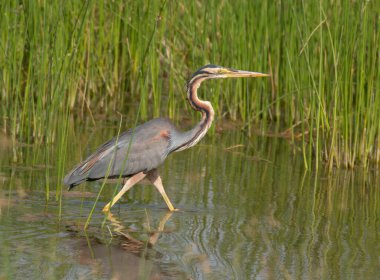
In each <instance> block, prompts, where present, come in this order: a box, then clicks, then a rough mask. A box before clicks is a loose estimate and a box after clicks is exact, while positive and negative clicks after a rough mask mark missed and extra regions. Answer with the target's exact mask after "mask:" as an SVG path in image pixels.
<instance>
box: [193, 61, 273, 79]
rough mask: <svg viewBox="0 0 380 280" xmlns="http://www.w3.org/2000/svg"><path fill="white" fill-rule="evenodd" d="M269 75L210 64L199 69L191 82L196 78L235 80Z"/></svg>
mask: <svg viewBox="0 0 380 280" xmlns="http://www.w3.org/2000/svg"><path fill="white" fill-rule="evenodd" d="M267 76H270V75H269V74H264V73H259V72H250V71H243V70H236V69H232V68H227V67H223V66H218V65H213V64H208V65H205V66H203V67H201V68H199V69H198V70H197V71H196V72H195V73H194V74H193V75H192V76H191V79H190V80H194V78H198V77H199V78H204V79H220V78H234V77H267Z"/></svg>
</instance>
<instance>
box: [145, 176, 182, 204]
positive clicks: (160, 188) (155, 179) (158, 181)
mask: <svg viewBox="0 0 380 280" xmlns="http://www.w3.org/2000/svg"><path fill="white" fill-rule="evenodd" d="M147 176H148V179H149V180H150V181H151V182H152V184H153V185H154V186H155V187H156V189H157V190H158V191H159V192H160V194H161V195H162V197H163V198H164V200H165V203H166V205H167V206H168V208H169V210H170V211H178V209H175V208H174V207H173V204H172V203H171V202H170V199H169V197H168V196H167V195H166V192H165V190H164V186H163V185H162V180H161V177H160V175H158V172H157V169H154V170H152V171H150V172H149V173H148V174H147Z"/></svg>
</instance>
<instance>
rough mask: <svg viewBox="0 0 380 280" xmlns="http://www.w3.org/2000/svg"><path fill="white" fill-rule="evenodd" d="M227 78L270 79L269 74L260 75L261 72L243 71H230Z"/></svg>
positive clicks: (226, 74)
mask: <svg viewBox="0 0 380 280" xmlns="http://www.w3.org/2000/svg"><path fill="white" fill-rule="evenodd" d="M225 76H226V77H269V76H270V75H269V74H264V73H259V72H250V71H243V70H232V69H231V70H228V72H226V73H225Z"/></svg>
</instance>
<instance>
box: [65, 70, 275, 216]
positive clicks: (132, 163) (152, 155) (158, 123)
mask: <svg viewBox="0 0 380 280" xmlns="http://www.w3.org/2000/svg"><path fill="white" fill-rule="evenodd" d="M266 76H270V75H268V74H264V73H259V72H250V71H243V70H236V69H232V68H227V67H222V66H217V65H212V64H209V65H205V66H203V67H201V68H200V69H198V70H197V71H196V72H195V73H194V74H193V75H192V76H191V77H190V79H189V81H188V82H187V99H188V102H189V103H190V105H191V107H192V108H193V109H194V110H196V111H198V112H200V113H201V115H202V118H201V120H200V122H199V123H198V124H196V125H195V126H194V127H193V128H192V129H190V130H187V131H182V130H179V129H177V127H176V126H175V125H174V124H173V123H172V122H171V121H170V120H168V119H166V118H157V119H153V120H150V121H148V122H145V123H143V124H141V125H138V126H136V127H135V128H134V129H130V130H128V131H125V132H123V133H121V134H120V135H118V136H116V137H114V138H112V139H111V140H109V141H108V142H106V143H104V144H103V145H102V146H100V147H99V148H98V149H97V150H96V151H95V152H94V153H93V154H91V155H90V156H88V157H87V158H86V159H85V160H84V161H82V162H81V163H79V164H78V165H76V166H75V167H74V168H73V169H72V170H71V171H70V172H69V173H68V174H67V175H66V176H65V177H64V180H63V183H64V184H65V185H67V186H69V190H70V189H72V188H73V187H75V186H76V185H79V184H81V183H83V182H85V181H96V180H101V179H111V178H123V187H122V188H121V190H120V191H119V192H118V193H117V194H116V195H115V196H114V197H113V198H112V200H111V201H110V202H109V203H108V204H106V205H105V206H104V208H103V211H104V212H109V211H110V208H111V207H112V206H113V205H114V204H115V203H116V202H117V201H118V200H119V199H120V198H121V197H122V196H123V195H124V194H125V193H126V192H127V191H128V190H130V189H131V188H132V187H133V186H134V185H136V184H137V183H138V182H140V181H141V180H142V179H144V178H147V179H148V180H149V181H150V183H152V184H153V185H154V186H155V187H156V189H157V190H158V192H159V193H160V194H161V196H162V197H163V199H164V201H165V203H166V205H167V207H168V208H169V210H170V211H176V210H177V209H176V208H174V206H173V204H172V203H171V201H170V199H169V197H168V196H167V194H166V192H165V189H164V186H163V184H162V180H161V177H160V175H159V173H158V170H157V168H158V167H159V166H160V165H161V164H162V163H163V162H164V161H165V159H166V158H167V156H168V155H169V154H171V153H173V152H179V151H183V150H185V149H188V148H190V147H192V146H194V145H196V144H197V143H198V142H199V141H200V140H201V139H202V138H203V137H204V136H205V134H206V133H207V131H208V130H209V128H210V126H211V124H212V122H213V120H214V109H213V107H212V105H211V103H210V102H209V101H204V100H201V99H199V97H198V95H197V91H198V88H199V86H200V85H201V83H202V82H203V81H205V80H209V79H221V78H233V77H266Z"/></svg>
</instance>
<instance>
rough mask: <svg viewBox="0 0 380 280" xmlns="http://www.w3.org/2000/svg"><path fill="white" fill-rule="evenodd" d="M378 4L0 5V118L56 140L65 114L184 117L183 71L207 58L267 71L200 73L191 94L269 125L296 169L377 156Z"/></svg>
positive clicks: (223, 111) (16, 130)
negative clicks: (237, 76)
mask: <svg viewBox="0 0 380 280" xmlns="http://www.w3.org/2000/svg"><path fill="white" fill-rule="evenodd" d="M379 10H380V3H379V2H378V1H338V2H334V3H333V4H331V3H330V1H327V0H321V1H295V0H292V1H287V2H284V1H216V0H214V1H206V2H202V1H190V2H189V1H148V2H136V1H89V0H88V1H85V0H83V1H64V2H62V1H21V2H20V1H19V2H15V1H9V0H6V1H2V4H0V13H1V15H2V16H1V17H0V26H1V27H2V28H1V29H0V38H1V39H0V49H1V52H0V75H1V83H0V87H1V105H0V106H1V107H0V108H1V109H0V114H1V126H2V129H3V130H4V131H6V132H7V133H8V134H9V135H11V136H12V137H13V139H14V141H16V140H18V141H21V142H26V143H32V142H34V143H60V144H59V145H67V141H62V140H58V139H59V137H63V136H64V135H66V133H62V132H60V130H61V129H63V127H64V128H65V129H71V128H70V127H67V126H66V125H68V124H63V123H62V120H63V122H65V120H68V119H70V118H69V116H71V115H72V116H73V117H74V119H78V120H83V119H87V118H88V119H90V120H91V122H92V124H93V125H94V124H95V123H96V119H97V118H98V117H99V116H100V115H103V116H105V117H107V118H112V116H113V115H115V111H118V112H122V113H128V112H130V111H136V104H140V103H141V112H140V113H141V121H143V120H146V119H148V118H151V117H157V116H168V117H171V118H174V119H175V120H176V121H178V120H180V119H181V118H182V117H183V115H186V116H189V115H191V116H195V114H194V113H192V112H191V108H190V107H189V106H188V105H187V104H186V98H185V82H186V79H187V78H188V77H189V75H190V74H191V73H192V72H193V71H194V70H196V69H197V68H199V67H200V66H202V65H204V64H206V63H215V64H220V65H223V66H231V67H235V68H239V69H247V70H254V71H262V72H267V73H270V74H271V75H272V78H271V79H252V80H234V81H230V80H228V81H218V82H214V81H209V82H207V85H204V86H202V87H201V90H200V94H201V96H203V95H204V93H207V96H204V98H206V99H209V100H211V102H212V103H213V105H214V107H215V109H216V113H217V117H218V118H226V119H232V120H236V119H240V120H242V121H243V122H244V128H247V131H248V132H249V133H253V132H254V131H256V132H257V131H260V132H259V133H263V134H265V133H267V132H269V128H268V127H269V126H268V123H270V122H272V121H274V122H276V123H277V124H278V125H277V127H280V128H279V132H284V131H286V132H287V133H288V134H287V137H290V139H292V141H296V142H298V141H300V147H301V151H302V153H303V154H304V158H305V166H306V167H308V168H311V167H314V168H318V166H319V162H325V163H327V166H328V167H329V168H332V167H333V166H344V167H353V166H355V165H357V164H362V165H364V166H368V165H369V164H371V163H378V162H379V161H380V137H379V134H380V121H379V113H378V112H379V111H380V97H379V95H378V94H376V93H377V89H379V83H380V71H379V69H380V67H379V65H380V59H379V52H380V47H379V46H380V44H379V43H380V42H379V40H380V39H379V37H380V28H379V17H378V15H379V14H378V11H379ZM279 135H280V134H279ZM281 135H283V134H281ZM60 151H62V152H64V151H65V148H63V147H62V148H60ZM62 158H63V157H62ZM52 161H53V160H52V159H50V158H47V162H49V163H51V162H52Z"/></svg>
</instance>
